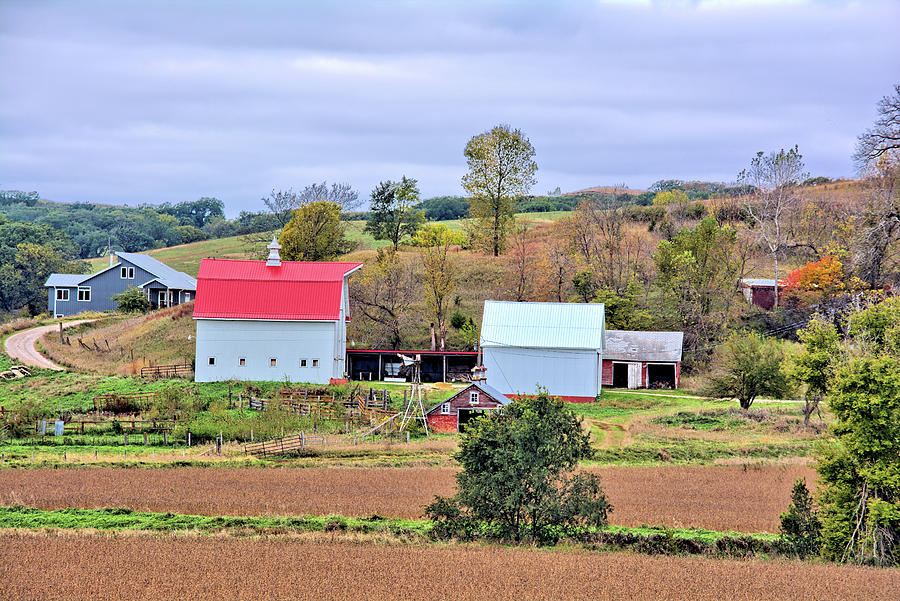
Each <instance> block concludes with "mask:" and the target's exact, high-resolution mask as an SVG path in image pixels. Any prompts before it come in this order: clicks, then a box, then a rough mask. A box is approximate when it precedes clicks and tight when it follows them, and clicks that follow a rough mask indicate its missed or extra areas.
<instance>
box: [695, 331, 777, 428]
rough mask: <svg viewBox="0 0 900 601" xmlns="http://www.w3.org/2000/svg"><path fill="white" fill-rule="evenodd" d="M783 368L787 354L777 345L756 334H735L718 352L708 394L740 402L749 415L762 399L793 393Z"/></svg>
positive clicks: (709, 380) (707, 390) (710, 377)
mask: <svg viewBox="0 0 900 601" xmlns="http://www.w3.org/2000/svg"><path fill="white" fill-rule="evenodd" d="M783 365H784V352H783V351H782V349H781V346H780V345H779V344H778V343H777V342H775V341H772V340H766V339H765V338H763V337H762V336H761V335H759V334H757V333H756V332H743V333H735V334H732V335H731V336H730V337H729V338H728V340H726V341H725V343H724V344H723V345H722V346H721V347H719V348H717V349H716V352H715V355H714V364H713V371H712V374H711V375H710V376H709V379H708V380H707V384H706V389H705V392H706V394H707V395H708V396H712V397H717V398H737V400H738V402H739V403H740V405H741V409H743V410H745V411H746V410H747V409H749V408H750V406H751V405H752V404H753V401H754V400H756V398H757V397H759V396H762V395H771V396H774V397H775V398H778V397H780V396H782V395H784V394H785V393H787V392H788V391H789V390H790V384H789V382H788V379H787V376H786V375H785V372H784V370H783V369H782V368H783Z"/></svg>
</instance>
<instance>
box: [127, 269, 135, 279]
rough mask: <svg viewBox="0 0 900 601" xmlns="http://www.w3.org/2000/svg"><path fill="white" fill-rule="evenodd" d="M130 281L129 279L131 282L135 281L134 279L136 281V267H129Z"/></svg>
mask: <svg viewBox="0 0 900 601" xmlns="http://www.w3.org/2000/svg"><path fill="white" fill-rule="evenodd" d="M128 279H129V280H133V279H134V267H129V268H128Z"/></svg>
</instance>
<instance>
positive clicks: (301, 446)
mask: <svg viewBox="0 0 900 601" xmlns="http://www.w3.org/2000/svg"><path fill="white" fill-rule="evenodd" d="M282 444H284V442H283V441H282ZM305 444H306V438H305V437H304V436H303V432H302V431H301V432H300V448H301V449H302V448H303V446H304V445H305Z"/></svg>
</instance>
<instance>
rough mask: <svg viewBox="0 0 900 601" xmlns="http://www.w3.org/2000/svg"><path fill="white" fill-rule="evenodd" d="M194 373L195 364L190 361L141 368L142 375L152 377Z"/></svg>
mask: <svg viewBox="0 0 900 601" xmlns="http://www.w3.org/2000/svg"><path fill="white" fill-rule="evenodd" d="M192 373H194V365H193V363H191V362H190V361H185V362H183V363H171V364H169V365H150V366H148V367H142V368H141V376H146V377H150V378H174V377H177V376H182V375H189V374H192Z"/></svg>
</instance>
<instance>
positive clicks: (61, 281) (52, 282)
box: [44, 273, 90, 288]
mask: <svg viewBox="0 0 900 601" xmlns="http://www.w3.org/2000/svg"><path fill="white" fill-rule="evenodd" d="M88 277H90V276H88V275H85V274H80V275H79V274H72V273H51V274H50V277H49V278H47V281H46V282H45V283H44V286H45V287H51V286H53V287H57V288H74V287H75V286H77V285H78V284H80V283H81V282H83V281H84V280H86V279H87V278H88Z"/></svg>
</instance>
